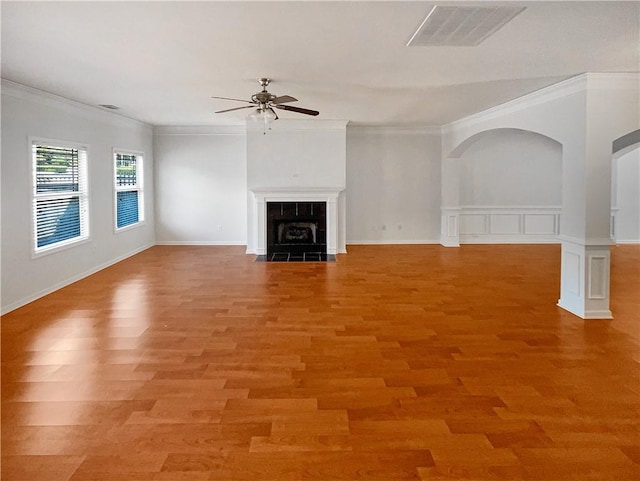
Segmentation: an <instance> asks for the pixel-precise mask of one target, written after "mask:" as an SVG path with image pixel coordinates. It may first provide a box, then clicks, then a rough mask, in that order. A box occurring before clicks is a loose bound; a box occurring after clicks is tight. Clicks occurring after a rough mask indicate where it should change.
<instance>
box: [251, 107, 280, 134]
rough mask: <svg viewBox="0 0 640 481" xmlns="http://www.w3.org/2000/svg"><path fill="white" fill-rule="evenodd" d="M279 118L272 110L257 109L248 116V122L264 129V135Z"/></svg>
mask: <svg viewBox="0 0 640 481" xmlns="http://www.w3.org/2000/svg"><path fill="white" fill-rule="evenodd" d="M277 119H278V116H277V115H276V114H275V112H274V111H273V110H272V109H270V108H257V109H255V110H254V111H253V112H251V113H250V114H249V115H248V116H247V120H248V121H249V122H250V123H251V124H253V125H256V126H258V125H259V126H261V127H263V133H265V134H266V133H267V130H271V122H273V121H274V120H277Z"/></svg>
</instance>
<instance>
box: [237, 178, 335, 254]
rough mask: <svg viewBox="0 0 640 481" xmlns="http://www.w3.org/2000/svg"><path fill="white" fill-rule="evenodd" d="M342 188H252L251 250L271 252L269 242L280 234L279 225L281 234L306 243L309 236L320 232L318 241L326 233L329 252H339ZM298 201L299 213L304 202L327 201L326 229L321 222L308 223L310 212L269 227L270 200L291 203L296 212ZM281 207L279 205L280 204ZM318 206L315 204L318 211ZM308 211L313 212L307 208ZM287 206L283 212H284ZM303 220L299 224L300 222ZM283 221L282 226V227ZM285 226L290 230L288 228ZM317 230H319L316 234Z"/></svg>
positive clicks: (271, 202)
mask: <svg viewBox="0 0 640 481" xmlns="http://www.w3.org/2000/svg"><path fill="white" fill-rule="evenodd" d="M342 190H343V189H342V188H304V189H302V188H254V189H251V193H252V194H253V199H252V200H253V202H252V206H251V207H252V209H251V210H252V212H251V214H252V215H251V217H250V223H249V235H250V237H252V242H251V243H250V245H249V246H248V249H247V253H250V254H257V255H259V256H265V255H267V250H268V246H269V236H270V235H273V236H275V235H277V234H278V229H280V234H281V235H283V234H284V235H286V236H288V239H289V240H290V241H295V242H290V243H296V242H298V243H304V241H305V240H306V239H309V238H310V237H311V238H312V237H313V236H314V235H315V236H316V241H317V240H318V239H319V238H320V237H321V236H323V237H324V244H325V246H326V247H325V249H326V254H327V255H335V254H336V253H337V252H338V226H339V222H338V196H339V195H340V192H342ZM296 203H297V204H298V213H299V214H300V213H301V212H302V210H301V207H300V206H301V205H302V204H303V203H304V204H305V205H310V204H313V205H314V206H317V205H319V204H323V207H324V217H325V222H324V224H325V226H324V232H322V231H321V229H320V227H319V226H316V227H311V226H309V225H304V224H305V223H306V224H309V223H312V224H315V221H313V222H310V221H309V217H308V216H299V217H298V218H297V219H296V218H295V216H294V217H291V218H289V222H288V224H289V226H288V227H287V226H286V223H284V222H282V223H280V224H278V226H277V227H275V231H273V230H272V231H269V219H268V214H267V208H268V205H269V204H275V205H277V204H284V205H290V206H291V209H293V211H292V212H294V211H295V204H296ZM276 209H279V207H276ZM315 209H317V207H314V215H315V213H316V210H315ZM305 212H309V213H310V210H308V211H305ZM284 213H285V212H284V207H283V214H284ZM285 217H286V216H285V215H283V216H282V219H281V220H284V218H285ZM296 223H297V224H299V225H296ZM280 225H282V227H280ZM285 229H287V231H286V232H285ZM314 231H315V234H314Z"/></svg>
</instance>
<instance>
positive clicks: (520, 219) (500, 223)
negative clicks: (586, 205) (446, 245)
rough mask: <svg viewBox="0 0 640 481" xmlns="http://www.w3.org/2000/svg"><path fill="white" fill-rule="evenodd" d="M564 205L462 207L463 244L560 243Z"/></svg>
mask: <svg viewBox="0 0 640 481" xmlns="http://www.w3.org/2000/svg"><path fill="white" fill-rule="evenodd" d="M561 213H562V207H560V206H513V207H505V206H462V207H461V208H460V215H459V222H460V243H461V244H517V243H532V244H535V243H558V242H560V241H559V240H558V235H559V233H560V215H561Z"/></svg>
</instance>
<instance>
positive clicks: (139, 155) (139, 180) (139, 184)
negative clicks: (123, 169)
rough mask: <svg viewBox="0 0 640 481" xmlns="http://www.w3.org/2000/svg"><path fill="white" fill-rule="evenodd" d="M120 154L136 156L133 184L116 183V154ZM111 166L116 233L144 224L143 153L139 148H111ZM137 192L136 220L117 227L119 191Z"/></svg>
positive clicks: (114, 228) (114, 230)
mask: <svg viewBox="0 0 640 481" xmlns="http://www.w3.org/2000/svg"><path fill="white" fill-rule="evenodd" d="M118 154H120V155H133V156H135V157H136V184H135V185H125V186H119V185H118V167H117V162H118V160H117V156H118ZM111 159H112V161H111V166H112V169H113V232H114V233H116V234H118V233H120V232H125V231H127V230H131V229H135V228H137V227H141V226H143V225H144V224H145V220H146V219H145V215H144V211H145V209H144V206H145V202H144V159H145V154H144V152H143V151H140V150H132V149H120V148H115V147H114V148H113V151H112V156H111ZM131 191H136V192H138V221H137V222H134V223H132V224H127V225H125V226H122V227H118V193H119V192H131Z"/></svg>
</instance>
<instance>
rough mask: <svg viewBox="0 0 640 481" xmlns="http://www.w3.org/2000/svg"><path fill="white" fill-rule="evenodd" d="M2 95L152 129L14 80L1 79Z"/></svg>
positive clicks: (92, 118) (133, 120) (103, 120)
mask: <svg viewBox="0 0 640 481" xmlns="http://www.w3.org/2000/svg"><path fill="white" fill-rule="evenodd" d="M0 85H1V87H2V95H6V96H8V97H13V98H16V99H20V100H26V101H30V102H34V103H37V104H39V105H43V106H47V107H53V108H57V109H61V110H64V111H66V112H68V113H71V114H75V115H78V116H81V117H84V118H87V119H91V120H99V121H102V122H109V123H111V124H116V125H125V126H128V127H135V128H141V129H144V130H149V131H150V130H152V128H153V127H152V126H151V125H150V124H147V123H145V122H142V121H140V120H137V119H133V118H131V117H126V116H124V115H122V114H119V113H116V112H111V111H108V110H103V109H101V108H99V107H96V106H94V105H89V104H84V103H82V102H78V101H77V100H72V99H69V98H67V97H62V96H60V95H56V94H52V93H50V92H46V91H44V90H40V89H37V88H34V87H29V86H28V85H24V84H20V83H17V82H14V81H12V80H7V79H4V78H3V79H2V81H1V84H0Z"/></svg>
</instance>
